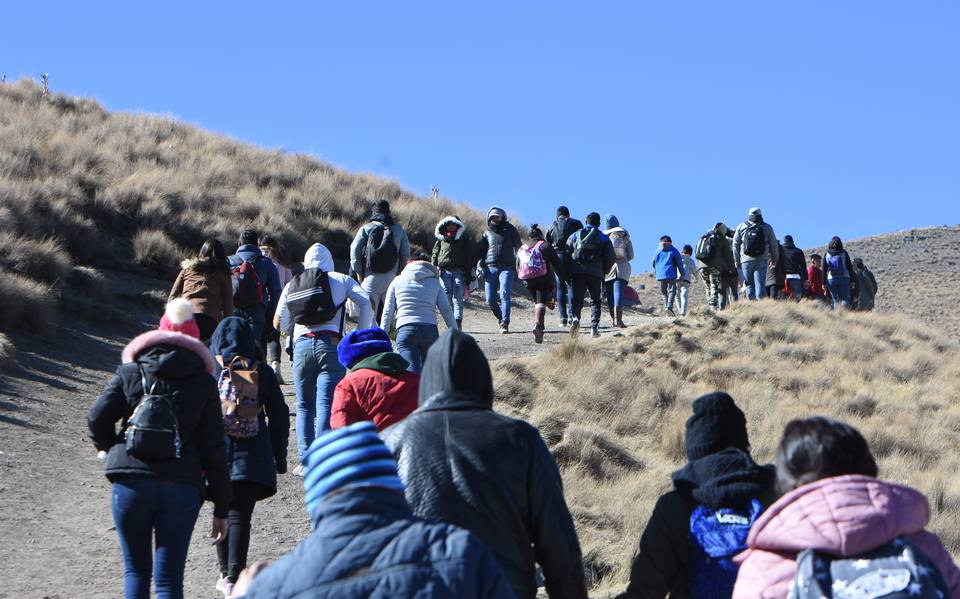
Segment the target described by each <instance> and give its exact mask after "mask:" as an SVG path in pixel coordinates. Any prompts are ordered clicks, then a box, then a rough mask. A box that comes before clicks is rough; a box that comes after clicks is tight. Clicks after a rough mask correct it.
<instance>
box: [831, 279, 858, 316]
mask: <svg viewBox="0 0 960 599" xmlns="http://www.w3.org/2000/svg"><path fill="white" fill-rule="evenodd" d="M827 289H829V290H830V308H831V309H833V310H836V309H837V303H839V304H840V305H842V306H843V307H844V308H849V307H850V303H851V301H853V299H852V297H851V293H852V292H851V290H850V277H839V278H836V277H834V278H828V279H827Z"/></svg>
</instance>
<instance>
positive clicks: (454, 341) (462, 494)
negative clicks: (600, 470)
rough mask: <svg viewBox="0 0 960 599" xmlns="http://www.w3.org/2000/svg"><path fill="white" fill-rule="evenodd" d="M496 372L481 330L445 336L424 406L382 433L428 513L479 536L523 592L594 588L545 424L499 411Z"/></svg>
mask: <svg viewBox="0 0 960 599" xmlns="http://www.w3.org/2000/svg"><path fill="white" fill-rule="evenodd" d="M492 407H493V378H492V376H491V374H490V366H489V364H488V363H487V359H486V357H485V356H484V355H483V352H482V351H481V350H480V347H479V346H478V345H477V343H476V341H474V340H473V338H471V337H469V336H468V335H465V334H463V333H461V332H459V331H447V332H445V333H444V334H443V335H441V336H440V339H438V340H437V342H436V343H434V345H433V347H432V348H431V349H430V353H429V354H427V359H426V363H425V365H424V369H423V373H422V375H421V379H420V406H419V407H418V408H417V410H416V411H414V412H413V413H412V414H411V415H410V416H408V417H407V418H406V419H405V420H404V421H402V422H400V423H399V424H396V425H394V426H391V427H390V428H388V429H386V430H385V431H384V432H383V433H382V437H383V438H384V441H385V442H386V444H387V446H388V447H390V449H391V450H392V451H393V453H394V455H395V456H396V457H397V461H398V464H399V472H400V478H401V479H402V480H403V482H404V484H405V485H406V489H407V491H406V495H407V501H408V502H409V503H410V506H411V508H413V512H414V513H415V514H416V515H418V516H420V517H423V518H429V519H436V520H441V521H444V522H449V523H451V524H455V525H457V526H460V527H463V528H466V529H467V530H470V531H472V532H473V533H475V534H476V535H477V536H479V537H480V538H481V539H482V540H483V541H484V542H485V543H486V544H487V546H488V547H489V548H490V549H491V550H492V551H493V553H494V555H495V556H496V557H497V559H498V561H499V562H500V565H501V566H503V569H504V572H505V573H506V576H507V579H508V581H509V584H510V587H511V588H512V589H513V592H514V594H515V595H516V597H518V598H519V599H530V598H533V597H535V596H536V594H537V583H536V581H535V579H534V576H535V573H534V563H539V564H540V566H541V567H542V569H543V574H544V577H545V579H546V588H547V592H548V593H549V595H550V597H551V598H552V599H563V598H567V597H578V598H583V597H586V596H587V592H586V584H585V582H584V573H583V563H582V558H581V554H580V544H579V542H578V541H577V534H576V531H575V530H574V527H573V520H572V518H571V517H570V512H569V511H568V510H567V505H566V502H565V501H564V498H563V486H562V483H561V480H560V473H559V471H558V470H557V465H556V463H555V462H554V461H553V457H552V456H551V455H550V451H549V450H548V449H547V446H546V444H545V443H544V442H543V439H542V438H541V437H540V433H539V432H538V431H537V429H536V428H534V427H533V426H531V425H530V424H528V423H527V422H525V421H523V420H517V419H514V418H510V417H507V416H504V415H502V414H497V413H496V412H494V411H493V409H492Z"/></svg>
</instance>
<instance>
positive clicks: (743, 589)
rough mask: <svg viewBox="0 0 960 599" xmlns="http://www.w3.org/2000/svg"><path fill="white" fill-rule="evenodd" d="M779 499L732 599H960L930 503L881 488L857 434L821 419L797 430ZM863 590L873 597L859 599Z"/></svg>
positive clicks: (787, 436) (780, 472)
mask: <svg viewBox="0 0 960 599" xmlns="http://www.w3.org/2000/svg"><path fill="white" fill-rule="evenodd" d="M777 490H778V492H779V493H780V494H781V497H780V499H778V500H777V501H776V503H774V504H773V505H771V506H770V507H769V508H767V510H766V511H765V512H764V513H763V515H761V516H760V518H759V519H758V520H757V521H756V522H755V523H754V525H753V527H752V528H751V529H750V535H749V537H748V538H747V544H748V546H749V548H748V549H747V551H746V552H744V553H743V554H741V555H740V556H739V557H738V560H739V561H740V571H739V573H738V575H737V584H736V587H735V588H734V591H733V597H734V599H756V598H758V597H760V598H762V599H785V598H786V597H788V596H789V597H796V598H797V599H807V598H815V597H830V596H834V597H839V596H840V595H838V594H831V589H835V590H836V589H841V588H845V589H848V590H852V591H854V592H853V593H852V594H850V595H844V596H851V597H867V596H869V597H908V596H911V597H951V598H953V599H958V598H960V569H958V568H957V566H956V565H955V564H954V563H953V560H952V559H951V558H950V554H949V553H947V551H946V549H944V547H943V543H941V542H940V539H938V538H937V537H936V535H934V534H932V533H930V532H928V531H927V530H926V526H927V524H928V523H929V521H930V504H929V502H928V501H927V498H926V497H924V496H923V494H921V493H920V492H918V491H916V490H914V489H911V488H910V487H906V486H902V485H899V484H894V483H891V482H887V481H883V480H880V479H878V478H877V463H876V461H875V460H874V458H873V455H871V453H870V449H869V447H868V446H867V442H866V440H864V438H863V436H862V435H861V434H860V433H859V432H858V431H857V430H856V429H854V428H853V427H851V426H849V425H847V424H844V423H842V422H837V421H835V420H830V419H829V418H823V417H813V418H807V419H804V420H793V421H791V422H789V423H788V424H787V426H786V428H785V429H784V432H783V438H782V439H781V441H780V446H779V449H778V450H777ZM821 585H822V586H821ZM868 585H869V586H868ZM821 588H822V590H821ZM865 588H869V589H870V590H872V591H873V592H872V593H867V592H866V591H862V592H857V589H861V590H862V589H865Z"/></svg>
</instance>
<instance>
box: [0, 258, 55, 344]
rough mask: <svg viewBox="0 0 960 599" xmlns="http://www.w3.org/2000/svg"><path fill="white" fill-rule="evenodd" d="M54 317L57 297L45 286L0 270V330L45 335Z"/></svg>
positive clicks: (51, 325) (50, 327)
mask: <svg viewBox="0 0 960 599" xmlns="http://www.w3.org/2000/svg"><path fill="white" fill-rule="evenodd" d="M56 316H57V298H56V296H55V295H54V293H53V290H52V289H51V288H50V286H49V285H45V284H43V283H38V282H36V281H34V280H33V279H28V278H26V277H23V276H20V275H18V274H14V273H10V272H5V271H0V329H2V330H6V331H9V330H13V329H17V330H21V331H26V332H29V333H39V334H45V333H48V332H49V331H50V330H51V329H52V327H53V324H54V322H55V320H56Z"/></svg>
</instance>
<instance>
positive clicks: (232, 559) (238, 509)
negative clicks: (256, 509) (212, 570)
mask: <svg viewBox="0 0 960 599" xmlns="http://www.w3.org/2000/svg"><path fill="white" fill-rule="evenodd" d="M259 495H260V485H258V484H257V483H251V482H247V481H234V483H233V500H232V501H231V502H230V514H229V516H228V519H229V520H230V533H229V535H228V536H227V538H226V539H225V540H224V541H222V542H220V543H218V544H217V561H219V562H220V574H221V576H225V577H226V578H227V580H229V581H230V582H237V577H238V576H240V572H241V571H242V570H243V569H244V568H246V567H247V551H248V550H249V549H250V519H251V517H252V516H253V506H254V505H256V503H257V498H258V497H259Z"/></svg>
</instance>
